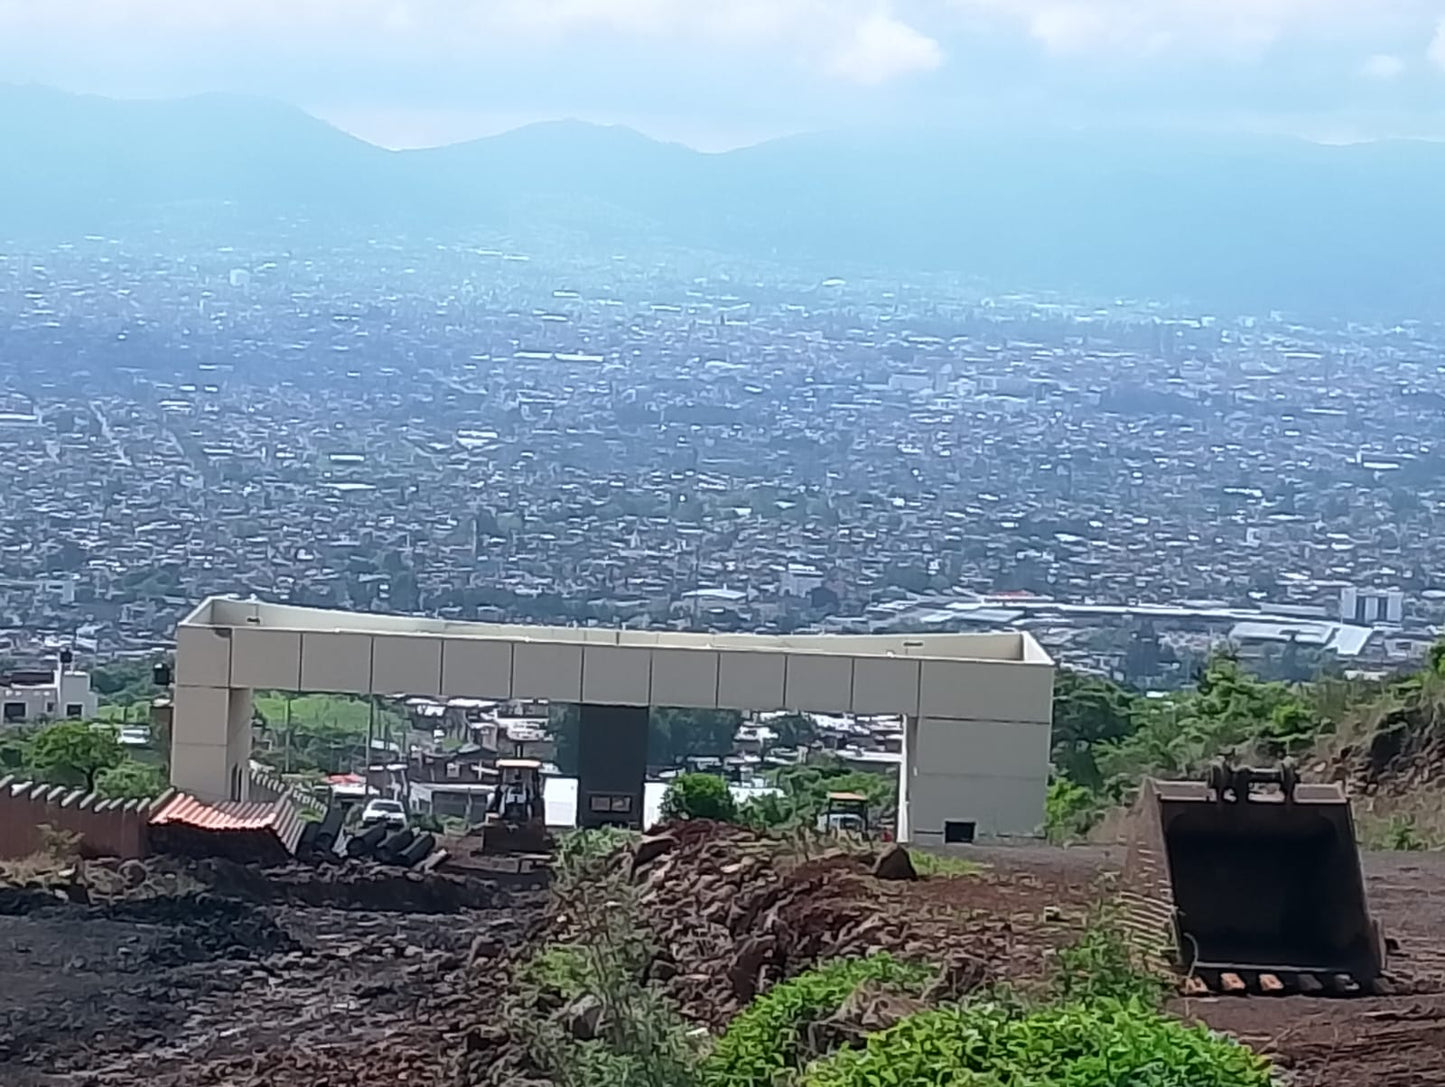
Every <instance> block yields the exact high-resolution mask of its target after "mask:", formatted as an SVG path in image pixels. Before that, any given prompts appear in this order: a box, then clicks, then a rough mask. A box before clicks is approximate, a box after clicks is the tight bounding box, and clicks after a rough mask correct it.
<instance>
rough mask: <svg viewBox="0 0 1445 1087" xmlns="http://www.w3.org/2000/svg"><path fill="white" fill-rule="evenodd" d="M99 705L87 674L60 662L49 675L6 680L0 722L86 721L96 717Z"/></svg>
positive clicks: (28, 674)
mask: <svg viewBox="0 0 1445 1087" xmlns="http://www.w3.org/2000/svg"><path fill="white" fill-rule="evenodd" d="M98 702H99V700H98V699H97V697H96V694H95V692H94V691H92V690H91V689H90V673H89V672H78V671H76V670H75V669H74V668H72V667H71V665H70V662H69V660H60V661H57V662H56V665H55V668H54V670H52V671H50V672H45V671H42V670H36V671H21V672H14V673H11V674H10V675H9V676H7V677H5V679H4V684H3V686H0V722H3V723H4V724H7V725H18V724H29V723H34V722H37V721H59V720H64V719H66V718H69V719H71V720H89V719H90V718H93V717H94V716H95V714H96V710H97V708H98Z"/></svg>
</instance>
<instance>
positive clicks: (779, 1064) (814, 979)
mask: <svg viewBox="0 0 1445 1087" xmlns="http://www.w3.org/2000/svg"><path fill="white" fill-rule="evenodd" d="M933 976H934V971H933V968H932V967H928V966H922V965H918V964H913V963H903V962H899V961H898V960H896V959H894V958H893V957H892V956H890V955H887V954H878V955H871V956H869V957H868V958H866V959H838V960H836V961H833V962H829V963H826V964H824V965H823V966H820V967H818V968H817V969H816V970H811V971H809V972H808V973H806V974H800V975H798V976H797V977H795V978H793V979H791V980H790V981H784V982H781V983H779V984H777V985H775V986H773V987H772V988H771V989H769V990H768V991H767V992H766V993H764V994H763V995H762V996H760V997H758V998H757V999H756V1000H754V1001H753V1002H752V1003H751V1004H749V1005H748V1006H747V1008H745V1009H744V1010H743V1011H742V1012H741V1013H740V1014H739V1015H738V1016H737V1018H735V1019H734V1020H733V1021H732V1022H731V1023H729V1024H728V1028H727V1031H726V1032H725V1033H724V1034H723V1036H722V1037H721V1038H719V1039H718V1043H717V1045H716V1046H715V1047H714V1048H713V1051H712V1053H711V1054H709V1055H708V1057H707V1058H706V1059H705V1060H704V1061H703V1063H702V1066H701V1068H700V1069H699V1075H698V1080H699V1082H700V1083H701V1084H702V1087H754V1085H756V1087H773V1085H774V1084H776V1083H777V1082H778V1077H779V1076H781V1075H786V1074H787V1073H788V1072H789V1070H791V1069H794V1068H795V1067H796V1063H797V1059H798V1042H799V1037H800V1032H801V1031H802V1030H803V1028H804V1027H806V1026H807V1024H808V1023H810V1022H813V1021H815V1020H817V1019H820V1018H823V1017H825V1016H827V1015H831V1014H832V1013H833V1012H835V1011H837V1009H838V1008H839V1007H841V1006H842V1004H843V1001H845V1000H847V999H848V997H849V995H850V994H851V993H852V992H853V990H854V989H856V988H857V987H858V986H859V985H861V984H863V983H864V982H868V981H876V982H882V983H884V984H887V985H895V986H898V987H900V988H905V989H910V990H918V989H921V988H922V986H923V985H925V984H926V983H927V982H928V981H929V980H930V979H931V978H932V977H933Z"/></svg>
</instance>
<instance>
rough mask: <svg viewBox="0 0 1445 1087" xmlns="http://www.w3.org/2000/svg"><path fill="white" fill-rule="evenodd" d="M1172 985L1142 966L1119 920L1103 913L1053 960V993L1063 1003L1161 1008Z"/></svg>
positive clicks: (1092, 920)
mask: <svg viewBox="0 0 1445 1087" xmlns="http://www.w3.org/2000/svg"><path fill="white" fill-rule="evenodd" d="M1169 988H1170V986H1169V982H1168V980H1167V979H1166V978H1164V977H1163V976H1162V975H1159V974H1155V973H1154V972H1153V971H1151V970H1149V969H1147V968H1146V967H1145V966H1144V965H1142V964H1141V962H1140V961H1139V959H1138V957H1137V956H1136V955H1135V953H1134V951H1133V949H1132V948H1131V947H1130V945H1129V941H1128V939H1127V938H1126V937H1125V936H1124V933H1123V932H1122V931H1121V930H1120V928H1119V925H1118V922H1117V919H1116V918H1115V917H1114V915H1113V914H1112V913H1110V912H1109V911H1108V910H1107V909H1102V910H1101V911H1100V912H1098V913H1096V914H1095V916H1094V917H1092V918H1091V919H1090V922H1089V924H1088V925H1087V926H1086V927H1085V929H1084V931H1083V932H1082V933H1081V934H1080V935H1079V937H1078V939H1076V940H1075V941H1074V942H1073V943H1071V944H1069V945H1068V946H1066V947H1063V948H1060V949H1059V953H1058V956H1057V958H1056V959H1055V960H1054V974H1053V979H1052V989H1053V992H1054V995H1055V996H1056V998H1057V999H1059V1000H1061V1001H1065V1002H1067V1001H1078V1000H1099V999H1105V1000H1127V1001H1134V1002H1136V1003H1139V1004H1144V1005H1148V1006H1150V1007H1158V1006H1160V1005H1161V1004H1162V1003H1163V1001H1164V998H1165V997H1166V996H1167V995H1168V993H1169Z"/></svg>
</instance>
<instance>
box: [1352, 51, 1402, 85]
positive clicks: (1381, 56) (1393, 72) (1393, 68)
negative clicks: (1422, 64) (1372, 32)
mask: <svg viewBox="0 0 1445 1087" xmlns="http://www.w3.org/2000/svg"><path fill="white" fill-rule="evenodd" d="M1404 71H1405V62H1404V61H1403V60H1401V59H1400V58H1399V57H1397V56H1395V55H1394V54H1393V53H1376V54H1375V55H1374V56H1370V57H1366V58H1365V62H1364V63H1363V64H1361V65H1360V75H1362V76H1364V77H1365V78H1366V79H1377V80H1379V81H1380V82H1381V83H1388V82H1389V81H1390V80H1392V79H1398V78H1399V77H1400V75H1401V73H1402V72H1404Z"/></svg>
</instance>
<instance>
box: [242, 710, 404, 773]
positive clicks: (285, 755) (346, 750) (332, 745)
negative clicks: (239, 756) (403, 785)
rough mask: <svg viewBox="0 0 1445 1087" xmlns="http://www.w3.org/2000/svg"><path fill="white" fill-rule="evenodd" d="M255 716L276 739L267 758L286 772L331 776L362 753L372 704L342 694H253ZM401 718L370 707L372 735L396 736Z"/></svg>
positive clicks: (380, 737) (381, 736)
mask: <svg viewBox="0 0 1445 1087" xmlns="http://www.w3.org/2000/svg"><path fill="white" fill-rule="evenodd" d="M255 706H256V714H257V716H258V717H259V718H260V720H261V721H262V722H264V724H265V726H266V728H267V729H268V730H269V731H270V732H271V734H272V735H273V737H275V738H276V741H277V747H276V748H275V749H274V750H272V751H270V752H269V753H268V761H270V762H272V763H273V764H275V765H277V766H280V767H281V768H283V769H286V770H314V771H318V772H320V773H326V774H335V773H340V772H342V771H345V770H347V769H350V767H351V765H352V763H353V761H354V760H355V759H357V758H359V757H363V756H364V754H365V751H366V735H367V730H368V728H371V727H372V707H371V704H370V703H369V702H368V701H367V699H365V698H354V697H349V696H347V695H331V694H307V695H296V696H293V697H292V698H291V699H290V706H289V716H288V706H287V697H286V696H285V695H282V694H265V695H257V696H256V701H255ZM406 727H407V726H406V722H405V721H404V720H403V719H402V718H401V716H400V715H399V714H397V713H396V712H395V711H394V710H390V709H387V708H386V707H384V706H378V707H377V708H376V710H375V726H374V728H375V733H374V734H375V736H376V738H377V739H382V738H384V737H385V736H386V735H387V733H388V731H389V732H390V734H391V735H392V736H396V737H399V736H401V735H402V734H403V733H404V732H405V730H406Z"/></svg>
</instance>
